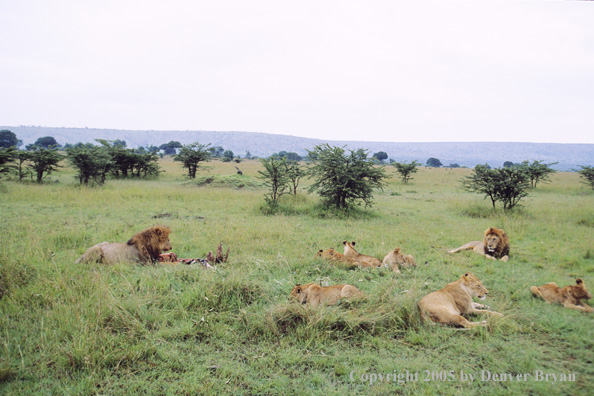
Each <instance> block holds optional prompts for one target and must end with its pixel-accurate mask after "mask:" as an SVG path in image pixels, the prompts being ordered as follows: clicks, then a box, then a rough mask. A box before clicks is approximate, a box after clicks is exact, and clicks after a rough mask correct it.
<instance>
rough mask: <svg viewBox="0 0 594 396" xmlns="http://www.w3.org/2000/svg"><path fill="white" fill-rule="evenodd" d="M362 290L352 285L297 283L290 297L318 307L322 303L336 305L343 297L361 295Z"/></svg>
mask: <svg viewBox="0 0 594 396" xmlns="http://www.w3.org/2000/svg"><path fill="white" fill-rule="evenodd" d="M362 294H363V292H361V290H359V289H357V288H356V287H355V286H351V285H346V284H343V285H334V286H320V285H318V284H317V283H308V284H306V285H303V286H302V285H300V284H299V283H297V284H296V285H295V287H294V288H293V290H292V291H291V294H290V297H291V298H294V299H296V300H297V301H299V302H300V303H301V304H309V305H311V306H312V307H317V306H318V305H320V304H327V305H334V304H336V303H338V301H339V300H340V299H342V298H348V297H359V296H361V295H362Z"/></svg>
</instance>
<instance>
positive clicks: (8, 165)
mask: <svg viewBox="0 0 594 396" xmlns="http://www.w3.org/2000/svg"><path fill="white" fill-rule="evenodd" d="M15 155H16V149H15V148H14V147H8V148H0V175H2V174H3V173H9V172H10V171H11V170H12V169H13V168H14V165H12V161H13V160H14V157H15Z"/></svg>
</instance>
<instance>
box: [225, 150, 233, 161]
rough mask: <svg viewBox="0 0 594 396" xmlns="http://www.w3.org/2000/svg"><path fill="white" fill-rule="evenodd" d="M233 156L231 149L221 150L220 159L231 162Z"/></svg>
mask: <svg viewBox="0 0 594 396" xmlns="http://www.w3.org/2000/svg"><path fill="white" fill-rule="evenodd" d="M233 157H234V154H233V151H231V150H225V151H224V152H223V159H222V161H223V162H231V161H233Z"/></svg>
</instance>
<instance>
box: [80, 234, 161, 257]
mask: <svg viewBox="0 0 594 396" xmlns="http://www.w3.org/2000/svg"><path fill="white" fill-rule="evenodd" d="M169 233H170V229H169V227H165V226H155V227H151V228H147V229H146V230H144V231H140V232H139V233H137V234H135V235H134V236H132V238H130V240H129V241H128V242H126V243H109V242H103V243H100V244H98V245H95V246H92V247H90V248H89V249H88V250H87V251H86V252H85V254H83V255H82V256H80V257H79V259H78V260H76V263H89V262H101V263H104V264H113V263H117V262H122V261H135V262H139V263H150V262H155V261H158V260H159V254H161V252H163V251H167V250H171V242H170V241H169Z"/></svg>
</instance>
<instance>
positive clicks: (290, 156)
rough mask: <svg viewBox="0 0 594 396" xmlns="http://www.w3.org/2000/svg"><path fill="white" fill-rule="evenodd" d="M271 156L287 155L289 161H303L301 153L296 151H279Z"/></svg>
mask: <svg viewBox="0 0 594 396" xmlns="http://www.w3.org/2000/svg"><path fill="white" fill-rule="evenodd" d="M271 157H285V158H287V161H301V160H302V158H301V156H300V155H299V154H297V153H294V152H292V151H291V152H286V151H279V152H278V153H274V154H272V155H271Z"/></svg>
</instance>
